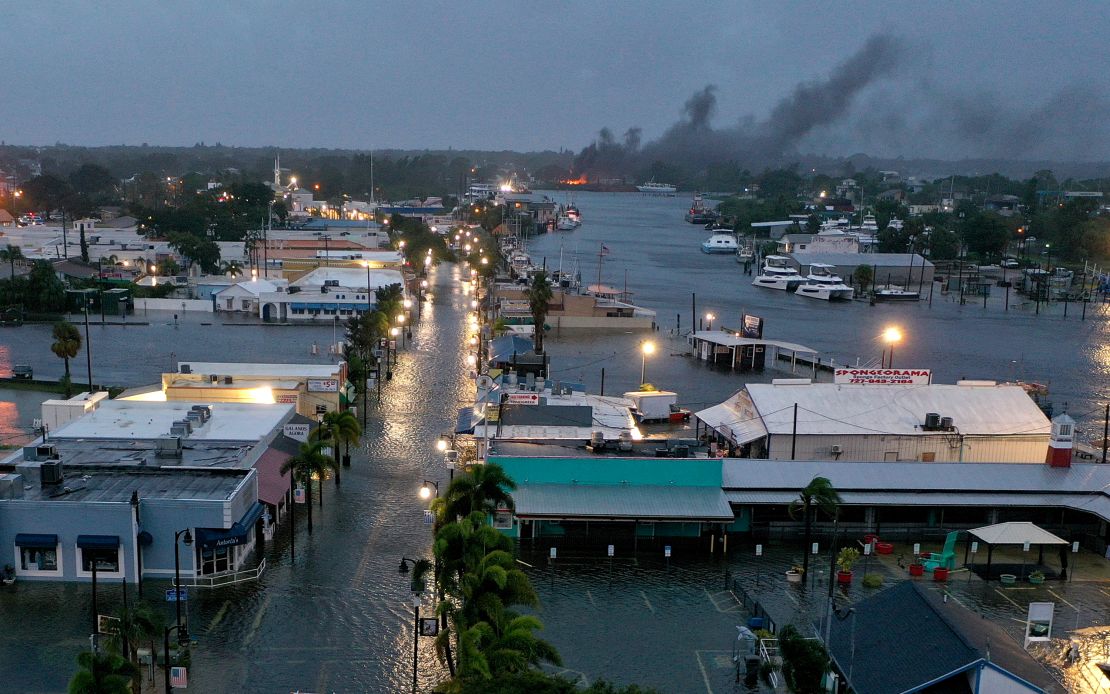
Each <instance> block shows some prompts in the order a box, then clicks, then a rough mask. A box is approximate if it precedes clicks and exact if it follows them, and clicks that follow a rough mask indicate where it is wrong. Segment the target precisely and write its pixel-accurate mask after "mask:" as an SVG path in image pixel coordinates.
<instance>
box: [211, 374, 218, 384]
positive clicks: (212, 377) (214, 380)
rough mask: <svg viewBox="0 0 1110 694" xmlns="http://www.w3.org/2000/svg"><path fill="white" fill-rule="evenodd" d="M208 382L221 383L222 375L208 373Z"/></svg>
mask: <svg viewBox="0 0 1110 694" xmlns="http://www.w3.org/2000/svg"><path fill="white" fill-rule="evenodd" d="M208 382H209V383H219V382H220V377H219V376H217V375H216V374H208Z"/></svg>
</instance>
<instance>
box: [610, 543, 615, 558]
mask: <svg viewBox="0 0 1110 694" xmlns="http://www.w3.org/2000/svg"><path fill="white" fill-rule="evenodd" d="M615 550H616V548H615V547H613V545H609V556H610V557H611V556H613V554H614V552H615Z"/></svg>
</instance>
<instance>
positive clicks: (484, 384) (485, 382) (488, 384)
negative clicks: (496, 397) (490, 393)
mask: <svg viewBox="0 0 1110 694" xmlns="http://www.w3.org/2000/svg"><path fill="white" fill-rule="evenodd" d="M478 387H479V388H482V389H483V390H484V389H487V388H492V387H493V379H492V378H490V377H489V376H486V375H484V374H483V375H481V376H479V377H478Z"/></svg>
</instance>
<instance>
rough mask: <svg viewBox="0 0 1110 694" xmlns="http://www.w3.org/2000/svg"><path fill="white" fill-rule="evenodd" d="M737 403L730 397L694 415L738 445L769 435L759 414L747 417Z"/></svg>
mask: <svg viewBox="0 0 1110 694" xmlns="http://www.w3.org/2000/svg"><path fill="white" fill-rule="evenodd" d="M735 405H736V400H735V399H733V398H730V399H729V400H727V401H725V402H723V403H721V404H720V405H714V406H713V407H710V408H709V409H705V410H701V411H700V412H698V413H696V414H695V415H694V416H695V417H697V418H698V419H700V420H701V421H702V422H703V423H705V425H706V426H708V427H711V428H712V429H715V430H716V431H717V432H719V433H720V434H721V435H722V436H725V437H726V438H728V439H729V440H730V441H732V443H733V444H734V445H736V446H741V445H743V444H745V443H748V442H750V441H755V440H756V439H760V438H763V437H764V436H766V435H767V427H765V426H763V422H762V420H760V419H759V417H758V416H756V417H746V416H745V415H744V413H743V412H741V411H740V410H738V409H737V408H736V407H735Z"/></svg>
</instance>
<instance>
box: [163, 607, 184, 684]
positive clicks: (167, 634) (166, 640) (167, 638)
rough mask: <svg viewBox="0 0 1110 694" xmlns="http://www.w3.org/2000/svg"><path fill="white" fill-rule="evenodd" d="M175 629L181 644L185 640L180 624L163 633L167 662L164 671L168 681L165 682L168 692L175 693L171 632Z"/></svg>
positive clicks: (166, 629) (168, 628) (167, 628)
mask: <svg viewBox="0 0 1110 694" xmlns="http://www.w3.org/2000/svg"><path fill="white" fill-rule="evenodd" d="M174 629H177V642H178V643H181V642H182V640H183V639H182V638H181V625H180V624H175V625H174V626H169V627H166V628H165V629H164V630H163V631H162V648H163V651H162V652H163V654H164V660H165V662H164V663H163V665H164V667H163V668H162V670H163V672H164V673H165V677H166V680H165V685H166V692H172V691H173V685H172V684H171V683H170V632H171V631H173V630H174Z"/></svg>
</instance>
